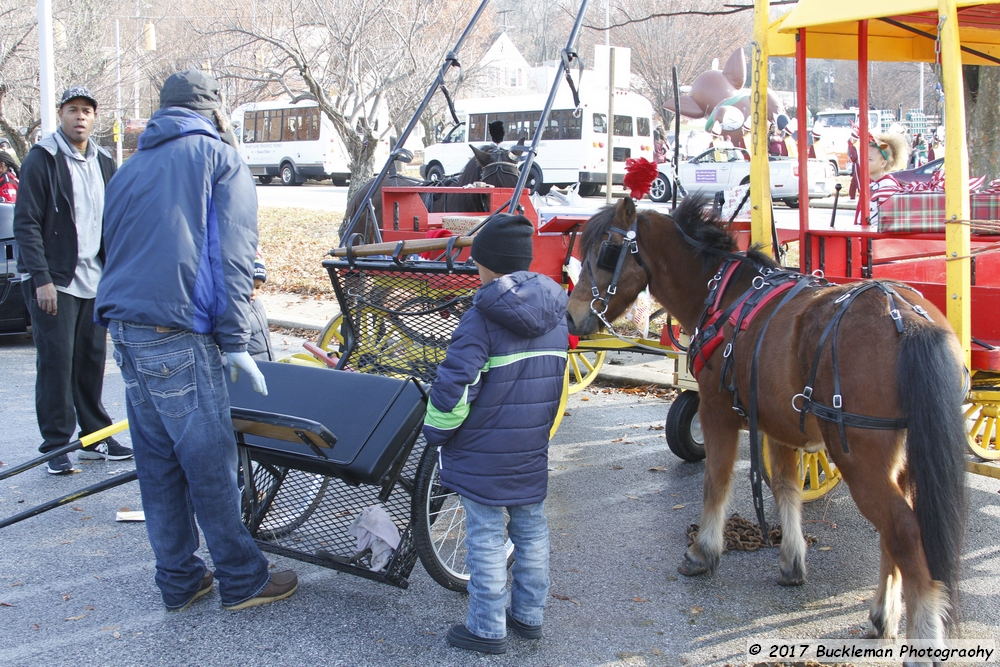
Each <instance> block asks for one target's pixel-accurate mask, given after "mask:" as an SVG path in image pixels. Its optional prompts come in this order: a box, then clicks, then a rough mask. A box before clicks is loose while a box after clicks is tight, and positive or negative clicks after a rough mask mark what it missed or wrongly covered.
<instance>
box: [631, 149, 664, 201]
mask: <svg viewBox="0 0 1000 667" xmlns="http://www.w3.org/2000/svg"><path fill="white" fill-rule="evenodd" d="M657 173H659V171H658V170H657V168H656V163H655V162H650V161H649V160H647V159H646V158H644V157H640V158H632V157H630V158H629V159H627V160H625V180H624V181H622V185H624V186H625V187H626V188H628V189H629V191H630V192H631V196H632V199H635V200H637V201H638V200H639V199H642V198H643V197H644V196H645V195H648V194H649V186H650V185H652V183H653V180H654V179H655V178H656V175H657Z"/></svg>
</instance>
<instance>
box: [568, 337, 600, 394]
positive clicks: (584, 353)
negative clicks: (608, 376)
mask: <svg viewBox="0 0 1000 667" xmlns="http://www.w3.org/2000/svg"><path fill="white" fill-rule="evenodd" d="M607 356H608V351H607V350H588V349H586V348H577V349H575V350H570V351H569V356H568V357H567V359H566V366H567V367H568V368H569V393H571V394H575V393H576V392H578V391H580V390H581V389H584V388H585V387H587V386H589V385H590V383H591V382H593V381H594V378H596V377H597V372H598V371H599V370H600V369H601V366H602V365H603V364H604V358H605V357H607Z"/></svg>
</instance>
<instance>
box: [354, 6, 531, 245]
mask: <svg viewBox="0 0 1000 667" xmlns="http://www.w3.org/2000/svg"><path fill="white" fill-rule="evenodd" d="M489 2H490V0H483V1H482V2H481V3H480V4H479V8H478V9H476V13H475V14H474V15H473V16H472V20H471V21H470V22H469V25H468V26H466V28H465V32H463V33H462V36H461V37H459V38H458V43H456V44H455V48H454V49H452V50H451V51H449V52H448V53H447V55H445V57H444V64H443V65H441V69H440V71H439V72H438V75H437V77H436V78H435V79H434V82H433V83H432V84H431V87H430V89H429V90H428V91H427V94H426V95H424V99H423V100H421V102H420V105H419V106H418V107H417V110H416V112H414V114H413V117H412V118H410V122H409V123H407V125H406V128H405V129H404V130H403V131H402V133H401V134H400V135H399V138H398V139H397V140H396V148H395V150H393V153H392V155H390V156H389V159H388V160H386V162H385V164H384V165H383V166H382V171H380V172H379V174H378V176H376V177H375V180H374V181H373V182H372V186H371V187H370V188H368V192H367V194H365V198H364V201H362V202H361V205H360V206H358V210H357V212H356V213H355V214H354V217H353V218H352V219H351V224H350V225H348V226H347V229H346V230H345V231H344V236H343V238H341V239H340V242H339V243H340V245H339V247H344V246H345V245H346V241H347V239H349V238H350V237H351V234H352V233H353V232H354V228H355V227H357V225H358V221H359V220H360V219H361V216H362V215H364V214H365V213H367V212H368V202H370V201H371V199H372V194H374V193H375V191H376V190H378V187H379V186H380V185H382V181H384V180H385V177H386V175H388V173H389V169H391V168H392V165H393V163H394V162H395V161H396V156H397V155H398V153H399V152H400V151H401V150H402V149H403V146H405V145H406V140H407V139H409V138H410V133H411V132H412V131H413V128H414V127H416V125H417V122H419V120H420V116H421V115H423V113H424V109H426V108H427V105H428V104H430V101H431V98H432V97H434V93H435V92H437V89H438V87H439V86H441V85H442V84H443V83H444V75H445V74H446V73H447V72H448V70H449V69H451V68H452V67H460V65H459V62H458V52H459V50H460V49H461V48H462V44H463V43H464V42H465V40H466V38H467V37H468V36H469V35H470V34H471V33H472V29H473V28H474V27H475V26H476V22H477V21H479V17H480V16H481V15H482V13H483V11H484V10H485V9H486V5H488V4H489ZM543 120H544V116H543ZM540 130H541V125H539V131H540ZM519 184H520V185H522V186H523V183H521V182H520V181H519ZM514 199H515V200H516V199H517V197H515V198H514Z"/></svg>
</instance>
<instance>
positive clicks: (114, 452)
mask: <svg viewBox="0 0 1000 667" xmlns="http://www.w3.org/2000/svg"><path fill="white" fill-rule="evenodd" d="M76 458H77V459H79V460H81V461H83V460H100V459H107V460H108V461H124V460H125V459H130V458H132V450H131V449H129V448H128V447H126V446H125V445H121V444H119V443H118V441H117V440H115V439H114V438H106V439H104V440H101V441H100V442H98V443H96V444H93V445H91V446H90V447H84V448H83V449H81V450H80V453H79V454H77V457H76Z"/></svg>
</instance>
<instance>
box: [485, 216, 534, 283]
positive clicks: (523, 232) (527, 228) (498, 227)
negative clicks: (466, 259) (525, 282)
mask: <svg viewBox="0 0 1000 667" xmlns="http://www.w3.org/2000/svg"><path fill="white" fill-rule="evenodd" d="M534 233H535V227H534V225H532V224H531V221H530V220H528V219H527V218H526V217H524V216H523V215H510V214H507V213H501V214H498V215H495V216H493V218H492V219H491V220H490V221H489V222H487V223H486V225H485V226H484V227H483V228H482V229H480V230H479V231H478V232H477V233H476V235H475V237H473V239H472V259H474V260H475V261H476V262H478V263H479V264H482V265H483V266H485V267H486V268H487V269H489V270H490V271H494V272H496V273H515V272H517V271H527V270H528V267H530V266H531V259H532V243H531V237H532V235H533V234H534Z"/></svg>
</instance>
